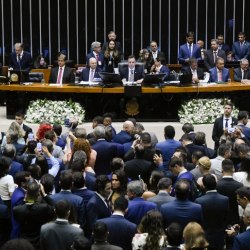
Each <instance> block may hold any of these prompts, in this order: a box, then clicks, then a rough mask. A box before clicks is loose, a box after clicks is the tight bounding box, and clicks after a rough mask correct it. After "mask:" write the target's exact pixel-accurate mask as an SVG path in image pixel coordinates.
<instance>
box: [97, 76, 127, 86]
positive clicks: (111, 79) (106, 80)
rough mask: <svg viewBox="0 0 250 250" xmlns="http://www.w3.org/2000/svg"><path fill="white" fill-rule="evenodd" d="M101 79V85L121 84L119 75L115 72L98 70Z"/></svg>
mask: <svg viewBox="0 0 250 250" xmlns="http://www.w3.org/2000/svg"><path fill="white" fill-rule="evenodd" d="M98 73H99V76H100V77H101V79H102V84H101V85H102V86H103V87H107V88H113V87H120V86H123V83H122V79H121V76H120V75H119V74H115V73H108V72H98Z"/></svg>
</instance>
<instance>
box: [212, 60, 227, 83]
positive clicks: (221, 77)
mask: <svg viewBox="0 0 250 250" xmlns="http://www.w3.org/2000/svg"><path fill="white" fill-rule="evenodd" d="M224 65H225V61H224V59H223V58H221V57H217V59H216V66H215V67H214V68H211V69H209V73H210V79H209V81H210V82H228V79H229V78H230V74H229V70H228V69H227V68H225V67H224Z"/></svg>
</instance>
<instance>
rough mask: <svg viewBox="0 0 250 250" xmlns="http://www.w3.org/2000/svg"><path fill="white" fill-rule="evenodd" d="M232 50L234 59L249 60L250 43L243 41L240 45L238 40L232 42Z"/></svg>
mask: <svg viewBox="0 0 250 250" xmlns="http://www.w3.org/2000/svg"><path fill="white" fill-rule="evenodd" d="M232 49H233V52H234V57H235V60H240V59H243V58H245V59H248V60H249V55H250V43H249V42H247V41H245V42H244V45H243V46H242V48H241V46H240V42H239V41H236V42H234V43H233V47H232Z"/></svg>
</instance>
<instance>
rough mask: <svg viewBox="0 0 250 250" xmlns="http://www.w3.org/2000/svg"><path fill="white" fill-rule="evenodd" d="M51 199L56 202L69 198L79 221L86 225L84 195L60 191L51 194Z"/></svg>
mask: <svg viewBox="0 0 250 250" xmlns="http://www.w3.org/2000/svg"><path fill="white" fill-rule="evenodd" d="M51 199H52V200H53V201H54V202H55V203H56V202H57V201H60V200H67V201H68V202H69V203H70V204H71V205H72V206H73V208H74V212H75V213H76V215H77V221H78V223H79V224H80V225H81V226H82V227H83V226H84V225H85V206H84V201H83V198H82V197H80V196H78V195H75V194H72V193H71V192H69V191H61V192H59V193H56V194H53V195H51Z"/></svg>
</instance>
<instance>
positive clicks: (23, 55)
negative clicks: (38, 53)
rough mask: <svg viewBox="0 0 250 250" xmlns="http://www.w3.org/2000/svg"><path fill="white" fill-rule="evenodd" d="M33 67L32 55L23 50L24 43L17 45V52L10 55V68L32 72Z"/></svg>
mask: <svg viewBox="0 0 250 250" xmlns="http://www.w3.org/2000/svg"><path fill="white" fill-rule="evenodd" d="M31 66H32V58H31V54H30V53H29V52H27V51H24V50H23V44H22V43H16V44H15V52H12V53H11V55H10V63H9V68H10V69H13V70H25V71H27V72H29V71H30V69H31Z"/></svg>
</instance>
